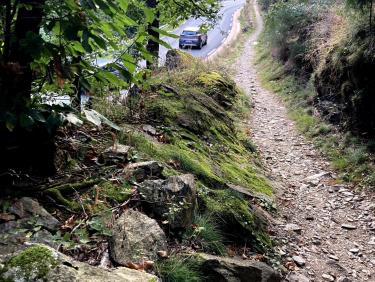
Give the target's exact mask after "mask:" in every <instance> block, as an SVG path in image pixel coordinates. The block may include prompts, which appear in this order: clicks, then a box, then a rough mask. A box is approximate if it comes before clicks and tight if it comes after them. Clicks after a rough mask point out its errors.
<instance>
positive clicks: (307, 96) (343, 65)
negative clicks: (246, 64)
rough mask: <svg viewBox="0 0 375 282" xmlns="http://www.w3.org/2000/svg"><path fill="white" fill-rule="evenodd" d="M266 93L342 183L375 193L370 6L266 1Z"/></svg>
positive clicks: (262, 56)
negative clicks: (282, 105)
mask: <svg viewBox="0 0 375 282" xmlns="http://www.w3.org/2000/svg"><path fill="white" fill-rule="evenodd" d="M260 3H261V6H262V8H263V10H264V13H265V31H264V34H263V36H262V39H261V44H260V45H259V46H258V48H257V57H258V58H257V64H258V68H259V74H260V77H261V79H262V80H263V83H264V84H265V86H267V87H268V88H270V89H271V90H273V91H274V92H276V93H278V94H280V95H281V96H282V97H283V99H284V100H286V101H287V104H288V105H289V109H290V115H291V117H292V118H293V119H294V120H296V122H297V126H298V128H299V129H300V130H301V131H302V132H304V133H305V134H306V135H308V136H309V137H310V138H312V139H313V140H314V142H315V143H316V144H317V145H318V147H320V148H321V149H322V151H323V152H324V153H325V154H326V155H327V156H328V157H329V158H330V159H331V161H332V163H333V166H334V167H335V168H336V169H338V171H339V172H340V174H341V177H342V180H344V181H353V182H356V183H361V184H363V186H370V187H375V182H374V180H375V173H374V160H375V159H374V153H375V151H374V133H375V132H374V130H375V126H374V123H375V119H374V115H373V112H374V111H375V108H374V105H375V103H374V96H373V95H372V92H373V89H374V84H373V83H374V81H375V80H374V76H373V72H371V71H370V69H373V68H374V63H375V57H374V54H375V52H374V48H375V47H374V46H375V45H374V42H375V41H374V40H375V36H374V32H373V29H374V28H373V22H372V21H371V20H370V16H371V13H370V3H367V4H368V5H367V4H364V5H362V6H361V8H360V9H358V5H356V3H348V4H343V3H341V4H340V3H336V2H332V1H313V2H309V3H306V2H300V1H290V2H276V3H269V2H267V1H261V2H260Z"/></svg>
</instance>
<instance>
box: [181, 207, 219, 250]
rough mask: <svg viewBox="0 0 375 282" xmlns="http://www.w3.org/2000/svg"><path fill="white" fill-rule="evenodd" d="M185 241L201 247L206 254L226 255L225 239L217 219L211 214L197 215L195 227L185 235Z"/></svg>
mask: <svg viewBox="0 0 375 282" xmlns="http://www.w3.org/2000/svg"><path fill="white" fill-rule="evenodd" d="M184 237H185V240H187V241H189V242H191V243H194V244H195V245H198V246H200V248H201V249H202V250H203V251H204V252H208V253H212V254H216V255H220V256H222V255H225V253H226V251H225V245H224V244H223V240H224V237H223V235H222V234H221V231H220V230H219V227H218V225H217V223H216V222H215V218H214V217H213V216H212V215H210V214H203V215H197V216H196V217H195V219H194V224H193V226H192V227H191V228H190V229H189V230H188V231H187V232H186V233H185V235H184Z"/></svg>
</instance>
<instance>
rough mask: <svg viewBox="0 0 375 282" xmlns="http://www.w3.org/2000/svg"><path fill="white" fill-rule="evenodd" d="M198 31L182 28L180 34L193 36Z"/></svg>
mask: <svg viewBox="0 0 375 282" xmlns="http://www.w3.org/2000/svg"><path fill="white" fill-rule="evenodd" d="M197 34H198V32H197V31H191V30H184V31H183V32H182V35H185V36H194V35H197Z"/></svg>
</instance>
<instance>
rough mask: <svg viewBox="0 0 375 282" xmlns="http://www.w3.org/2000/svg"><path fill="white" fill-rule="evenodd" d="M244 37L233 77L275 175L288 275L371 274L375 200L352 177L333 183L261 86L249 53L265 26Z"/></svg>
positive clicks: (369, 277) (358, 277)
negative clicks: (354, 184)
mask: <svg viewBox="0 0 375 282" xmlns="http://www.w3.org/2000/svg"><path fill="white" fill-rule="evenodd" d="M254 9H255V15H256V30H255V32H254V33H253V34H252V36H251V37H250V38H249V39H248V42H247V43H246V44H245V47H244V50H243V53H242V54H241V57H240V58H239V59H238V61H237V63H236V66H235V69H236V75H235V80H236V82H237V83H238V85H239V86H240V87H241V88H242V89H243V90H244V91H245V92H246V93H247V94H248V95H249V96H250V97H251V99H252V104H253V109H252V118H251V120H250V121H249V127H250V130H251V132H252V139H253V141H254V142H255V143H256V145H257V147H258V150H259V151H260V155H261V158H262V160H263V162H264V163H265V166H266V168H267V170H268V172H269V174H270V175H271V178H272V180H273V181H274V183H275V187H276V195H277V204H278V209H279V213H280V219H279V220H278V222H280V224H279V225H276V226H274V227H273V228H274V229H275V230H274V231H275V232H276V236H275V237H276V241H277V242H278V246H276V250H277V251H278V252H280V255H281V256H282V260H283V265H284V266H285V267H286V269H288V272H289V273H287V275H286V277H285V281H340V282H345V281H346V282H349V281H353V282H359V281H375V216H374V214H375V201H374V198H373V197H372V196H370V195H367V194H366V192H364V191H362V192H361V191H359V192H356V191H355V189H353V187H352V186H351V185H349V184H346V185H337V184H335V183H337V181H335V178H336V174H335V172H334V170H333V169H332V168H331V167H330V164H329V162H328V161H327V160H326V159H325V158H324V157H323V156H322V155H321V154H320V153H319V152H318V151H317V150H316V149H315V148H314V146H313V144H311V142H310V141H309V140H307V139H306V138H305V137H304V136H303V135H302V134H300V133H299V132H298V131H297V129H296V127H295V124H294V122H293V121H292V120H291V119H290V118H289V117H288V114H287V109H286V108H285V106H284V105H283V102H282V101H281V100H280V99H279V98H278V97H277V96H276V95H275V94H273V93H271V92H270V91H267V90H266V89H264V88H262V86H261V85H260V83H259V81H258V80H257V73H256V69H255V66H254V64H253V60H254V57H255V50H254V49H255V48H254V46H255V44H256V43H257V38H258V37H259V35H260V34H261V32H262V30H263V20H262V17H261V15H260V13H259V8H258V6H257V4H256V3H254Z"/></svg>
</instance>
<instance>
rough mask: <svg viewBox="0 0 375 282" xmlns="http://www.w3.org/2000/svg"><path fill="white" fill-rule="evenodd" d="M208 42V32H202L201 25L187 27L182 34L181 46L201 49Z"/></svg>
mask: <svg viewBox="0 0 375 282" xmlns="http://www.w3.org/2000/svg"><path fill="white" fill-rule="evenodd" d="M206 44H207V33H205V32H202V31H201V30H200V28H199V27H189V28H185V29H184V31H183V32H182V33H181V35H180V40H179V47H180V48H185V47H198V48H199V49H201V48H202V47H203V45H206Z"/></svg>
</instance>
